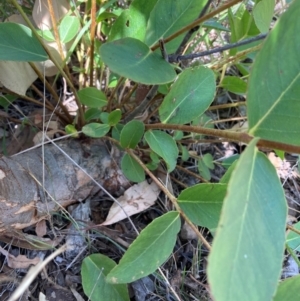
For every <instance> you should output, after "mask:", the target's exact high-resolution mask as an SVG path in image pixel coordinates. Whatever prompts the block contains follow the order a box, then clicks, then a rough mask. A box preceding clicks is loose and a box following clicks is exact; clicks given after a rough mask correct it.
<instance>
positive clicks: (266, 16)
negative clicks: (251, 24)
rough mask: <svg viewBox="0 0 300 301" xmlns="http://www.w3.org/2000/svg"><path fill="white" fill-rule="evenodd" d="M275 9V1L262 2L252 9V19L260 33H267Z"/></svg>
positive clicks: (266, 0) (264, 0) (263, 0)
mask: <svg viewBox="0 0 300 301" xmlns="http://www.w3.org/2000/svg"><path fill="white" fill-rule="evenodd" d="M274 8H275V0H262V1H260V2H258V3H256V5H255V7H254V9H253V18H254V21H255V24H256V26H257V27H258V29H259V30H260V32H262V33H265V32H268V31H269V28H270V25H271V22H272V18H273V14H274Z"/></svg>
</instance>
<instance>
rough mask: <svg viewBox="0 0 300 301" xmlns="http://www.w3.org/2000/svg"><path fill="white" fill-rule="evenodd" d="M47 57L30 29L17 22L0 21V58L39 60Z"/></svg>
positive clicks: (26, 60) (6, 59) (8, 59)
mask: <svg viewBox="0 0 300 301" xmlns="http://www.w3.org/2000/svg"><path fill="white" fill-rule="evenodd" d="M47 59H48V55H47V53H46V52H45V50H44V48H43V47H42V45H41V44H40V42H39V41H38V39H37V38H36V37H35V36H34V35H33V34H32V31H31V29H29V28H28V27H26V26H24V25H21V24H17V23H9V22H5V23H0V60H2V61H19V62H21V61H25V62H28V61H31V62H41V61H45V60H47Z"/></svg>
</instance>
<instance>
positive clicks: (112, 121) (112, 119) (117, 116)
mask: <svg viewBox="0 0 300 301" xmlns="http://www.w3.org/2000/svg"><path fill="white" fill-rule="evenodd" d="M121 117H122V112H121V110H120V109H116V110H114V111H112V112H110V113H109V115H108V123H109V125H110V126H115V125H116V124H117V123H118V122H119V121H120V120H121Z"/></svg>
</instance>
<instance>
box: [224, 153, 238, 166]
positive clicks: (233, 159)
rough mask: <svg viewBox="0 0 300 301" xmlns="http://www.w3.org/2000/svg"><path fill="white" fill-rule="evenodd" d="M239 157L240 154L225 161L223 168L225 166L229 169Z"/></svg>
mask: <svg viewBox="0 0 300 301" xmlns="http://www.w3.org/2000/svg"><path fill="white" fill-rule="evenodd" d="M239 157H240V155H239V154H234V155H232V156H230V157H227V158H225V159H223V160H222V166H224V167H225V168H229V167H230V166H231V165H232V163H233V162H235V161H236V160H237V159H238V158H239Z"/></svg>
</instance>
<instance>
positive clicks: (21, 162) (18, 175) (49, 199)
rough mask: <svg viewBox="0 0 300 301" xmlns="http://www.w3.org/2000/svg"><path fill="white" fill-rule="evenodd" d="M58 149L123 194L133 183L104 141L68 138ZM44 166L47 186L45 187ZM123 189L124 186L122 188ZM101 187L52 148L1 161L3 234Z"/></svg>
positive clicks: (0, 226)
mask: <svg viewBox="0 0 300 301" xmlns="http://www.w3.org/2000/svg"><path fill="white" fill-rule="evenodd" d="M57 145H58V146H59V147H60V148H61V149H63V151H64V152H66V153H67V154H68V155H69V156H70V157H71V158H72V159H73V160H74V162H75V163H77V164H78V165H80V166H81V168H83V170H84V171H86V172H87V173H88V174H89V175H90V176H92V177H93V179H94V180H96V181H97V182H98V183H99V184H101V185H102V186H103V187H104V188H105V189H107V190H108V191H110V192H112V193H113V194H116V195H120V194H122V193H123V191H124V190H125V188H126V187H124V186H126V185H128V182H127V180H126V179H125V178H124V176H123V174H122V171H121V170H120V168H119V159H120V155H121V154H120V153H119V151H118V150H116V149H112V150H110V151H109V147H108V146H107V145H106V144H105V143H104V142H103V141H101V140H96V139H95V140H91V139H87V140H84V141H81V140H80V141H79V140H68V141H64V142H59V143H57ZM43 168H44V174H45V177H44V184H43ZM123 187H124V188H123ZM97 191H99V187H98V186H97V185H96V184H95V183H94V182H93V181H92V180H91V179H90V178H89V177H88V176H87V175H86V174H85V173H84V172H83V171H82V170H81V169H80V168H78V167H77V166H75V165H74V164H73V163H72V161H71V160H69V159H68V158H67V157H66V156H65V155H64V154H63V153H62V152H61V151H60V150H59V149H58V148H57V147H55V146H54V145H52V144H49V145H45V146H44V160H43V157H42V149H41V148H38V149H34V150H31V151H28V152H26V153H22V154H20V155H16V156H14V157H9V158H8V157H2V158H1V159H0V233H5V232H6V233H7V232H9V231H11V230H17V229H23V228H25V227H27V226H30V225H32V224H35V223H37V222H39V221H40V220H42V219H47V218H49V217H50V216H51V213H52V212H54V211H56V210H58V209H59V208H61V207H66V206H68V205H70V204H72V203H75V202H80V201H81V200H84V199H86V198H87V197H88V196H89V195H91V194H92V195H93V194H95V193H96V192H97Z"/></svg>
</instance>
